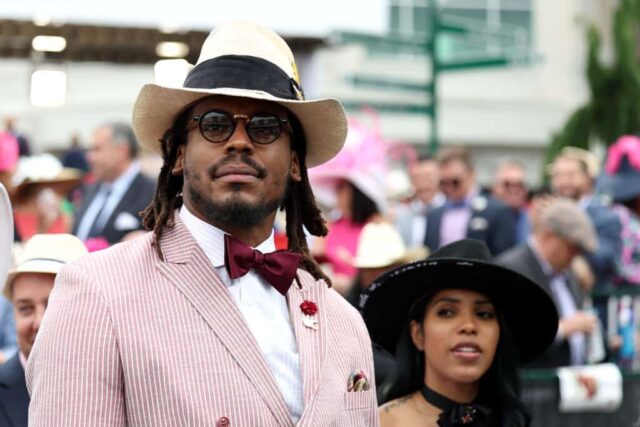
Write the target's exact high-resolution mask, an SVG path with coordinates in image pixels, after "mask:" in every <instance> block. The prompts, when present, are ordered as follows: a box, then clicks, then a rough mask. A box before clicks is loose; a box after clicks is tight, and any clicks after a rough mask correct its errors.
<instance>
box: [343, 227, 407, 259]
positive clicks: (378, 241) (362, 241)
mask: <svg viewBox="0 0 640 427" xmlns="http://www.w3.org/2000/svg"><path fill="white" fill-rule="evenodd" d="M406 255H407V248H406V247H405V245H404V242H403V240H402V236H400V233H398V231H397V230H396V228H395V227H394V226H393V225H392V224H389V223H388V222H380V223H375V222H370V223H368V224H366V225H365V226H364V228H363V229H362V232H361V233H360V238H359V239H358V249H357V250H356V256H355V257H354V259H353V266H354V267H356V268H380V267H388V266H390V265H393V264H396V263H400V262H403V261H404V259H405V256H406Z"/></svg>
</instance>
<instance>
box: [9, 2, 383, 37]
mask: <svg viewBox="0 0 640 427" xmlns="http://www.w3.org/2000/svg"><path fill="white" fill-rule="evenodd" d="M0 3H1V5H0V17H1V18H10V19H22V20H25V19H27V20H30V19H34V17H44V18H48V19H50V20H51V21H52V22H73V23H96V24H109V25H123V26H143V27H157V26H168V27H173V28H176V27H177V28H178V29H179V28H186V29H200V30H209V29H211V28H213V27H215V26H216V25H217V24H219V23H221V22H225V21H230V20H249V21H257V22H260V23H262V24H264V25H266V26H268V27H270V28H272V29H274V30H276V31H278V32H281V33H282V34H284V35H287V36H294V35H299V36H325V35H327V34H328V33H330V32H331V31H334V30H355V31H366V32H373V33H382V32H384V31H385V29H386V27H387V22H388V6H387V4H388V0H306V1H305V0H298V1H294V0H224V1H222V0H182V1H163V0H155V1H151V0H108V1H105V0H100V1H98V0H19V1H12V0H0Z"/></svg>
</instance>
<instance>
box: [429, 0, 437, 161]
mask: <svg viewBox="0 0 640 427" xmlns="http://www.w3.org/2000/svg"><path fill="white" fill-rule="evenodd" d="M429 11H430V13H429V22H428V24H429V27H428V28H429V34H428V37H427V43H426V45H425V50H426V52H425V53H426V57H427V58H429V57H430V58H431V67H430V71H431V85H428V87H430V92H431V93H430V94H431V106H432V109H431V137H430V141H429V154H431V155H435V154H436V153H437V151H438V84H437V83H438V74H439V72H440V67H439V65H440V64H439V61H438V54H437V40H438V33H439V26H440V19H439V16H438V15H439V14H438V4H437V0H429ZM427 95H429V89H428V90H427Z"/></svg>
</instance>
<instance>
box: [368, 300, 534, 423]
mask: <svg viewBox="0 0 640 427" xmlns="http://www.w3.org/2000/svg"><path fill="white" fill-rule="evenodd" d="M436 293H437V291H436V292H431V293H429V294H427V295H426V296H424V297H422V298H421V299H419V300H418V301H417V302H416V303H415V304H414V305H413V306H412V308H411V310H410V311H409V316H408V319H407V323H406V325H405V328H404V329H403V331H402V335H401V336H400V339H399V340H398V345H397V347H396V355H395V357H396V363H395V370H394V371H392V372H391V373H390V374H389V376H388V377H387V378H386V379H385V381H384V383H383V384H382V385H381V386H380V391H379V396H378V398H379V400H380V403H385V402H388V401H390V400H393V399H396V398H398V397H403V396H407V395H409V394H411V393H413V392H415V391H417V390H420V389H421V388H422V387H423V385H424V374H425V364H424V353H423V352H421V351H419V350H418V349H417V348H416V346H415V345H414V344H413V341H412V340H411V335H410V332H409V331H410V329H409V325H410V324H411V321H412V320H415V321H416V322H420V323H422V321H423V320H424V317H425V315H426V312H427V306H428V305H429V303H430V302H431V300H432V299H433V297H434V295H435V294H436ZM496 314H497V318H498V325H499V327H500V339H499V341H498V346H497V348H496V353H495V356H494V359H493V363H492V364H491V366H490V367H489V369H488V370H487V372H485V374H484V375H483V376H482V378H480V391H479V394H478V397H477V399H476V400H477V401H478V402H479V403H482V404H483V405H486V406H489V407H490V408H491V409H492V410H493V411H494V413H495V414H496V416H497V417H498V418H497V419H499V420H500V424H499V425H500V426H503V427H527V426H529V424H530V423H531V416H530V415H529V412H528V411H527V409H526V407H525V406H524V404H523V403H522V401H520V398H519V395H520V384H519V379H518V371H517V360H518V358H517V348H516V345H515V340H514V338H513V335H512V334H511V331H510V329H509V327H508V325H507V324H506V321H505V319H504V316H503V315H502V313H501V311H500V310H499V307H496ZM496 411H497V412H496Z"/></svg>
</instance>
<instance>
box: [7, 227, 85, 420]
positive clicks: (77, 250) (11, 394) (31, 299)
mask: <svg viewBox="0 0 640 427" xmlns="http://www.w3.org/2000/svg"><path fill="white" fill-rule="evenodd" d="M86 253H87V249H86V248H85V246H84V244H83V243H82V242H81V241H80V240H79V239H78V238H76V237H74V236H72V235H70V234H36V235H35V236H34V237H32V238H31V239H30V240H29V241H28V242H27V243H26V244H25V247H24V251H23V252H22V254H21V255H20V257H19V258H18V262H17V264H16V267H15V268H14V269H13V270H12V271H11V272H9V275H8V278H7V281H6V283H5V286H4V291H3V293H4V296H5V297H6V298H7V299H9V300H10V301H11V302H12V303H13V312H14V317H15V319H16V332H17V336H18V347H19V352H18V353H17V354H16V355H15V356H13V357H12V358H11V359H9V360H8V361H7V362H6V363H4V364H3V365H0V426H2V427H22V426H25V427H26V426H27V423H28V420H27V416H28V413H29V393H28V392H27V385H26V381H25V373H24V368H25V365H26V363H27V359H28V358H29V355H30V353H31V348H32V347H33V343H34V341H35V339H36V336H37V334H38V331H39V329H40V322H41V321H42V317H43V315H44V313H45V310H46V308H47V303H48V301H49V294H50V293H51V290H52V289H53V284H54V281H55V278H56V275H57V274H58V272H59V271H60V269H61V268H62V266H63V265H64V264H66V263H67V262H71V261H73V260H75V259H77V258H78V257H80V256H82V255H84V254H86ZM0 274H1V273H0Z"/></svg>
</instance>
